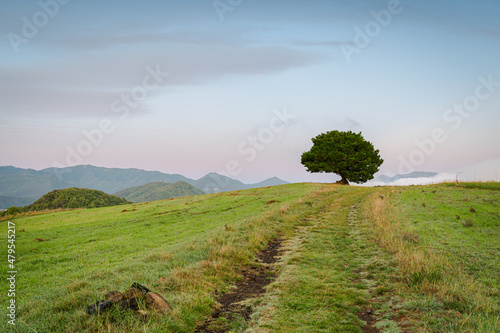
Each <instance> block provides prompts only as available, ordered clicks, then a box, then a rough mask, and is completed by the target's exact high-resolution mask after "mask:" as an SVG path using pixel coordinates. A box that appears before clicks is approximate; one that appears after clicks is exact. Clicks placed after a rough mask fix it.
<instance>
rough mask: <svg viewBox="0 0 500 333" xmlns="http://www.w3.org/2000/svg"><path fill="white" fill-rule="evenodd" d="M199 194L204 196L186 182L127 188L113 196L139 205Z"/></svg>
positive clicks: (150, 184) (154, 183) (200, 191)
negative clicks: (140, 203)
mask: <svg viewBox="0 0 500 333" xmlns="http://www.w3.org/2000/svg"><path fill="white" fill-rule="evenodd" d="M199 194H204V192H203V191H202V190H199V189H197V188H196V187H194V186H193V185H190V184H188V183H186V182H183V181H178V182H175V183H163V182H153V183H148V184H144V185H141V186H136V187H129V188H126V189H124V190H121V191H119V192H116V193H115V194H114V195H116V196H119V197H122V198H125V199H127V200H128V201H131V202H134V203H139V202H146V201H155V200H164V199H171V198H179V197H188V196H193V195H199Z"/></svg>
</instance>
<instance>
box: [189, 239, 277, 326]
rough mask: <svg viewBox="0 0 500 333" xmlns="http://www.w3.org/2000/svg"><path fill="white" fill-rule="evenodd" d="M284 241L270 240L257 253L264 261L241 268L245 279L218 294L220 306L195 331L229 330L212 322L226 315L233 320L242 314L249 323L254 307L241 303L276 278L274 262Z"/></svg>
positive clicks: (260, 259) (258, 292) (260, 293)
mask: <svg viewBox="0 0 500 333" xmlns="http://www.w3.org/2000/svg"><path fill="white" fill-rule="evenodd" d="M283 241H284V239H282V238H275V239H273V240H271V241H270V242H269V244H268V246H267V248H265V249H264V250H262V251H261V252H259V253H258V254H257V258H258V261H259V262H261V263H262V264H261V265H259V266H256V267H254V266H251V267H245V268H242V269H241V270H240V273H241V275H242V276H243V279H242V280H240V281H238V282H237V283H236V285H235V287H236V288H235V289H234V290H233V291H231V292H228V293H221V294H217V296H218V300H217V302H218V303H219V304H220V307H218V308H217V309H216V310H215V311H214V312H212V314H211V315H210V317H209V318H208V319H207V320H206V321H205V322H204V323H203V324H202V325H201V326H198V327H197V328H196V330H195V332H198V333H223V332H227V329H225V328H217V329H213V328H211V326H212V324H213V323H214V322H216V321H217V320H218V319H219V318H221V317H225V318H227V320H228V321H231V318H234V317H235V316H240V317H242V318H243V319H244V320H245V321H246V322H247V323H248V322H249V321H250V316H251V315H252V313H253V309H252V308H251V307H250V306H247V305H241V304H239V303H240V302H242V301H244V300H247V299H251V298H255V297H259V296H260V295H262V294H264V293H265V287H266V286H267V285H268V284H270V283H271V282H272V281H274V280H275V278H276V277H277V273H276V271H275V270H274V267H273V266H272V264H274V263H276V262H277V261H278V258H277V256H278V255H279V254H280V251H281V247H282V242H283Z"/></svg>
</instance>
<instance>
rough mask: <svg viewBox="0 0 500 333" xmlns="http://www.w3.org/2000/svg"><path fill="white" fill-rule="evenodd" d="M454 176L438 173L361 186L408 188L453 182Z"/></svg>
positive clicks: (375, 181)
mask: <svg viewBox="0 0 500 333" xmlns="http://www.w3.org/2000/svg"><path fill="white" fill-rule="evenodd" d="M455 177H456V174H452V173H439V174H437V175H435V176H434V177H420V178H401V179H398V180H395V181H393V182H389V183H385V182H381V181H377V180H371V181H369V182H367V183H365V184H364V185H363V186H409V185H429V184H438V183H443V182H453V181H455Z"/></svg>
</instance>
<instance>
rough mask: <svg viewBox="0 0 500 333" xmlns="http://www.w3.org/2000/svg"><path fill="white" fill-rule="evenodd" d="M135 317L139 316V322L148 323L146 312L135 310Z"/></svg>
mask: <svg viewBox="0 0 500 333" xmlns="http://www.w3.org/2000/svg"><path fill="white" fill-rule="evenodd" d="M137 315H138V316H139V320H140V321H142V322H144V323H145V322H147V321H148V316H149V313H148V312H147V311H144V310H137Z"/></svg>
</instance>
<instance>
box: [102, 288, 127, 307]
mask: <svg viewBox="0 0 500 333" xmlns="http://www.w3.org/2000/svg"><path fill="white" fill-rule="evenodd" d="M104 297H105V298H106V301H109V302H111V303H113V304H114V303H118V302H120V301H122V300H123V298H124V296H123V294H122V293H121V292H119V291H116V290H113V291H110V292H109V293H107V294H106V295H105V296H104Z"/></svg>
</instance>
